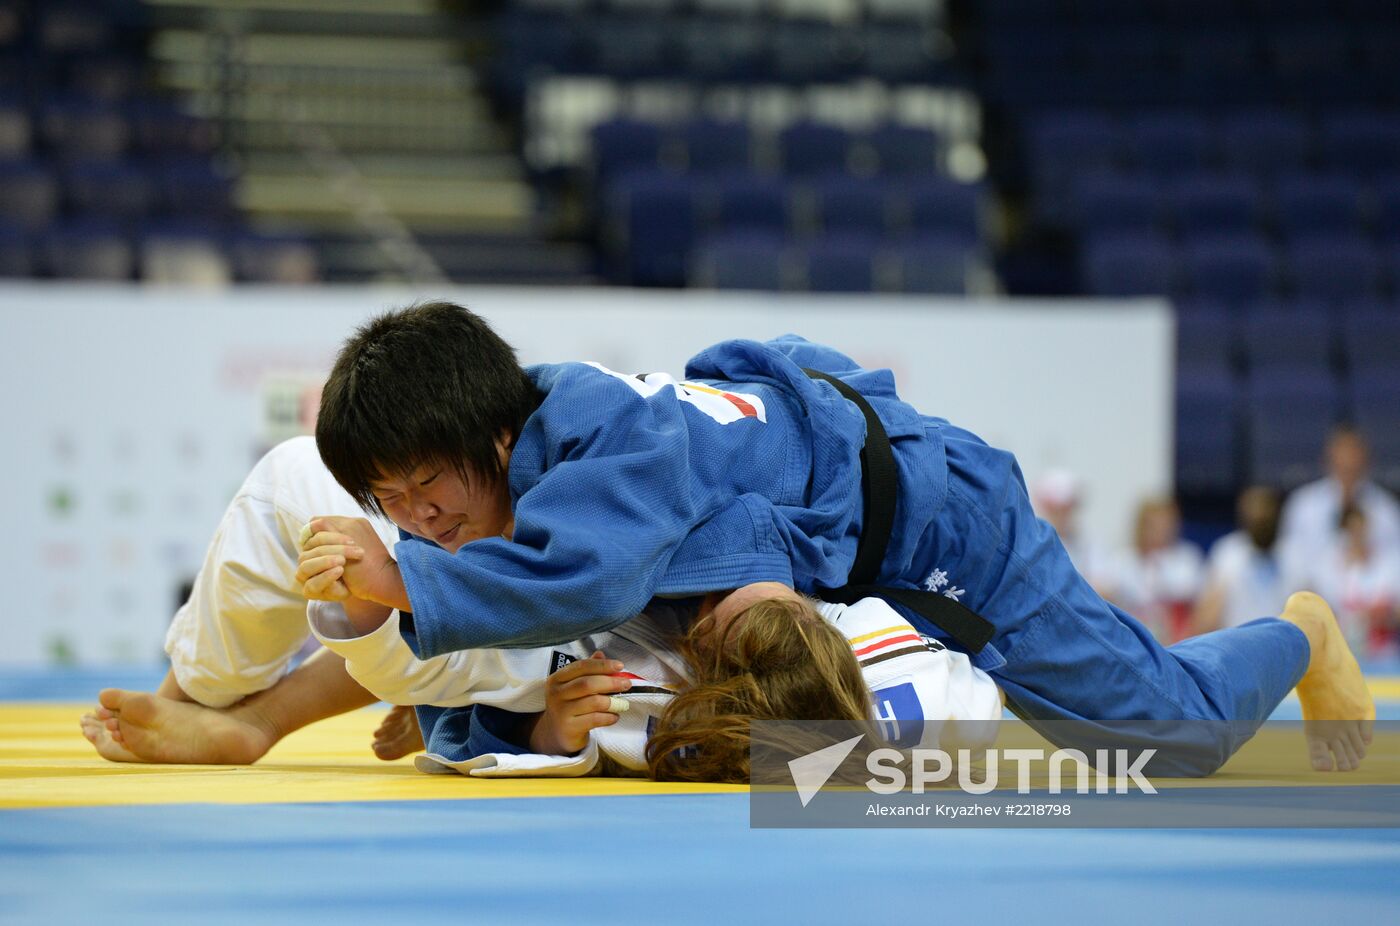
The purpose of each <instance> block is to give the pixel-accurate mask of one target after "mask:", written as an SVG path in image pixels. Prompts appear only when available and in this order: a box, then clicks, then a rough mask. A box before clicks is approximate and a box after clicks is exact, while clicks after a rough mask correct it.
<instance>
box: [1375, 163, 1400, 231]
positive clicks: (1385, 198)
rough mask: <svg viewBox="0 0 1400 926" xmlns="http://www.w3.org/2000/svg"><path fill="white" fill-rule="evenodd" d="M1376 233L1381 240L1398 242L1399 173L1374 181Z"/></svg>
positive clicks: (1399, 228) (1399, 225) (1399, 226)
mask: <svg viewBox="0 0 1400 926" xmlns="http://www.w3.org/2000/svg"><path fill="white" fill-rule="evenodd" d="M1375 196H1376V234H1377V235H1379V236H1380V238H1381V240H1382V241H1387V242H1390V243H1393V244H1400V174H1394V173H1393V174H1390V175H1388V176H1386V177H1382V178H1380V179H1378V180H1377V181H1376V185H1375Z"/></svg>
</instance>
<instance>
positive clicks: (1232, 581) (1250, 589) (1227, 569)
mask: <svg viewBox="0 0 1400 926" xmlns="http://www.w3.org/2000/svg"><path fill="white" fill-rule="evenodd" d="M1280 507H1281V499H1280V498H1279V493H1278V492H1277V491H1275V490H1274V489H1271V488H1268V487H1267V486H1251V487H1249V488H1247V489H1245V490H1244V492H1242V493H1241V494H1240V498H1239V502H1238V503H1237V507H1236V516H1237V518H1238V521H1239V528H1238V529H1237V530H1235V531H1234V532H1233V533H1230V534H1227V535H1225V536H1224V537H1221V538H1220V539H1219V540H1217V541H1216V542H1215V545H1214V546H1213V547H1211V549H1210V558H1209V559H1208V560H1207V563H1206V581H1205V589H1204V591H1202V593H1201V598H1200V600H1199V601H1198V602H1197V603H1196V611H1195V615H1194V618H1193V623H1192V634H1193V635H1194V634H1200V633H1209V632H1210V631H1212V630H1219V629H1220V628H1221V627H1238V626H1239V625H1240V624H1246V623H1248V622H1249V621H1252V620H1255V619H1256V618H1260V617H1269V616H1271V615H1274V614H1278V613H1279V612H1280V611H1281V610H1282V608H1283V604H1284V602H1285V601H1287V600H1288V595H1289V593H1290V592H1293V591H1295V590H1296V589H1295V588H1293V587H1291V585H1290V580H1289V577H1287V576H1286V575H1285V571H1284V568H1283V564H1282V558H1281V557H1280V556H1279V550H1278V529H1279V510H1280Z"/></svg>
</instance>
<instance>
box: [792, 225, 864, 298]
mask: <svg viewBox="0 0 1400 926" xmlns="http://www.w3.org/2000/svg"><path fill="white" fill-rule="evenodd" d="M876 241H877V239H876V238H874V237H872V236H869V235H859V234H839V235H826V236H823V237H820V238H816V239H814V240H812V241H810V242H808V243H806V244H805V245H804V246H803V247H801V248H800V249H799V251H798V253H799V261H800V265H801V268H802V276H803V280H804V282H805V283H806V288H807V289H809V290H811V291H813V292H823V293H868V292H871V291H872V290H874V289H875V251H876Z"/></svg>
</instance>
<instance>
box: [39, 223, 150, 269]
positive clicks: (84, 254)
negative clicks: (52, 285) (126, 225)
mask: <svg viewBox="0 0 1400 926" xmlns="http://www.w3.org/2000/svg"><path fill="white" fill-rule="evenodd" d="M44 251H45V257H46V259H47V263H48V268H49V272H50V273H52V274H53V275H54V276H56V277H60V278H62V279H75V280H129V279H131V276H132V271H133V269H134V268H135V254H134V252H133V250H132V247H131V243H130V242H129V241H127V239H126V236H125V235H123V234H122V233H121V231H120V230H119V229H118V228H117V226H115V225H113V224H110V223H104V222H96V221H83V222H76V223H72V224H69V225H64V226H59V227H55V228H52V229H50V230H49V232H48V234H47V235H46V236H45V240H44Z"/></svg>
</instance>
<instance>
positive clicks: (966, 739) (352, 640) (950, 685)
mask: <svg viewBox="0 0 1400 926" xmlns="http://www.w3.org/2000/svg"><path fill="white" fill-rule="evenodd" d="M817 608H818V610H819V611H820V612H821V614H822V616H823V617H824V618H825V619H826V620H827V621H829V622H831V623H832V624H834V625H835V626H836V627H837V628H838V629H839V630H840V631H841V632H842V633H843V634H845V636H846V638H847V639H848V640H849V641H850V643H851V648H852V650H853V651H854V652H855V654H856V658H857V660H858V661H859V663H860V667H861V672H862V673H863V674H864V676H865V681H866V684H867V685H868V686H869V688H870V691H871V694H872V700H873V703H874V719H875V721H876V722H877V724H878V725H879V728H880V729H881V731H882V732H883V733H884V735H885V737H886V739H888V740H889V741H891V742H893V743H897V744H899V745H902V746H910V745H913V744H914V743H916V742H917V743H920V744H922V745H925V746H935V745H937V746H941V747H942V748H945V749H957V748H969V749H976V748H979V747H985V746H989V745H991V742H992V740H993V739H994V738H995V735H996V725H997V721H998V720H999V719H1000V718H1001V714H1002V706H1001V696H1000V693H999V692H998V691H997V687H996V683H995V682H993V681H992V679H991V677H990V676H988V675H987V674H986V673H985V672H983V671H982V670H981V669H978V668H976V667H974V666H973V665H972V663H971V661H970V660H969V659H968V657H967V656H966V655H964V654H962V653H957V652H953V651H952V650H949V649H946V648H945V647H944V646H943V645H942V644H941V643H939V642H938V641H936V640H932V639H928V638H925V637H921V636H920V635H919V633H918V632H917V631H916V630H915V629H914V628H913V627H912V626H911V625H910V624H909V623H908V622H907V621H905V620H904V618H902V617H901V616H900V615H899V613H898V612H896V611H895V610H894V609H893V608H891V607H890V606H889V605H888V604H886V603H885V602H884V601H881V600H879V599H877V598H867V599H864V600H862V601H859V602H857V603H855V604H854V605H849V606H847V605H839V604H826V603H820V604H818V605H817ZM310 621H311V629H312V632H313V633H314V634H315V635H316V638H317V639H318V640H320V641H321V643H322V644H324V645H325V646H326V647H327V648H329V649H331V650H333V651H334V652H336V653H338V654H340V655H341V656H343V657H345V665H346V668H347V669H348V670H349V672H350V675H351V676H352V677H353V678H354V679H355V680H356V681H357V682H359V683H360V684H361V685H363V686H364V687H365V688H367V689H368V690H369V691H370V692H372V693H373V694H374V695H375V696H376V697H378V698H380V699H381V700H384V701H389V702H391V703H394V704H432V705H437V706H440V707H460V706H466V705H475V704H485V705H490V706H492V707H497V708H501V709H504V710H508V711H513V712H516V713H521V714H530V713H535V712H538V711H542V710H544V707H545V682H546V679H547V678H548V676H549V675H550V673H552V672H554V671H556V670H557V669H559V668H561V667H563V666H565V665H568V664H569V663H570V662H573V661H575V660H577V659H587V658H588V657H589V656H590V655H592V654H593V653H594V652H595V651H597V650H602V651H603V652H604V653H605V654H607V656H608V658H610V659H616V660H619V661H621V662H622V663H623V665H624V667H625V669H624V674H625V675H627V676H628V677H630V678H631V679H632V688H631V690H629V691H627V692H624V693H623V694H622V695H620V697H622V698H625V699H626V700H627V701H628V704H629V708H628V710H627V711H625V712H623V713H622V714H621V715H619V716H620V719H619V721H618V722H617V723H616V724H613V725H612V726H608V727H598V728H597V729H595V730H593V731H592V732H591V733H590V735H589V741H588V745H587V746H586V747H585V748H584V749H583V750H582V751H581V752H579V753H578V754H577V755H573V756H549V755H534V754H514V753H486V754H483V755H479V756H474V757H471V758H468V759H466V760H455V759H453V758H451V757H448V756H443V755H435V754H433V753H431V752H429V753H428V754H426V755H422V756H419V757H418V758H417V759H416V760H415V764H416V765H417V767H418V769H419V770H420V771H425V772H432V773H452V772H459V773H461V774H465V775H472V776H476V777H486V778H489V777H519V776H552V777H570V776H580V775H597V774H633V775H636V774H642V773H644V772H645V771H646V767H647V763H646V743H647V737H648V735H649V734H650V732H651V730H652V728H653V726H654V725H655V723H656V720H657V718H658V717H660V715H661V713H662V711H664V710H665V709H666V704H667V702H668V701H669V700H670V698H671V697H672V696H673V694H674V693H675V692H676V690H677V689H678V688H680V687H683V686H684V685H685V684H686V676H685V665H684V663H683V662H682V660H681V658H680V657H679V656H678V655H677V654H676V652H675V651H674V646H673V642H672V641H674V639H675V638H676V636H677V635H678V634H679V633H681V632H682V628H681V627H680V626H679V622H678V621H677V619H676V618H675V616H674V615H672V614H669V613H666V612H665V611H664V610H662V611H660V612H659V613H652V614H643V615H641V616H639V617H636V618H633V619H632V620H630V621H628V622H627V623H625V624H622V625H621V626H619V627H616V628H614V629H613V630H611V631H607V632H603V633H598V634H594V635H591V636H588V637H585V638H583V639H582V640H576V641H574V642H572V643H566V644H562V645H560V646H556V647H546V648H540V649H513V650H505V649H496V650H463V651H460V652H454V653H448V654H445V655H442V656H438V657H434V658H432V659H428V660H419V659H417V658H416V657H414V655H413V652H412V650H410V649H409V647H408V644H407V643H405V642H404V639H403V636H402V635H401V633H400V626H399V615H398V613H397V612H395V614H394V615H393V616H392V617H391V618H390V619H389V620H388V621H386V622H385V623H384V624H383V625H382V626H381V627H379V628H378V629H377V630H375V631H374V632H372V633H369V634H366V635H363V636H356V635H355V634H354V631H353V630H352V629H351V627H350V625H349V622H348V621H347V620H346V619H345V611H344V609H343V608H342V607H341V606H340V605H338V604H334V603H330V602H312V603H311V607H310Z"/></svg>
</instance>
